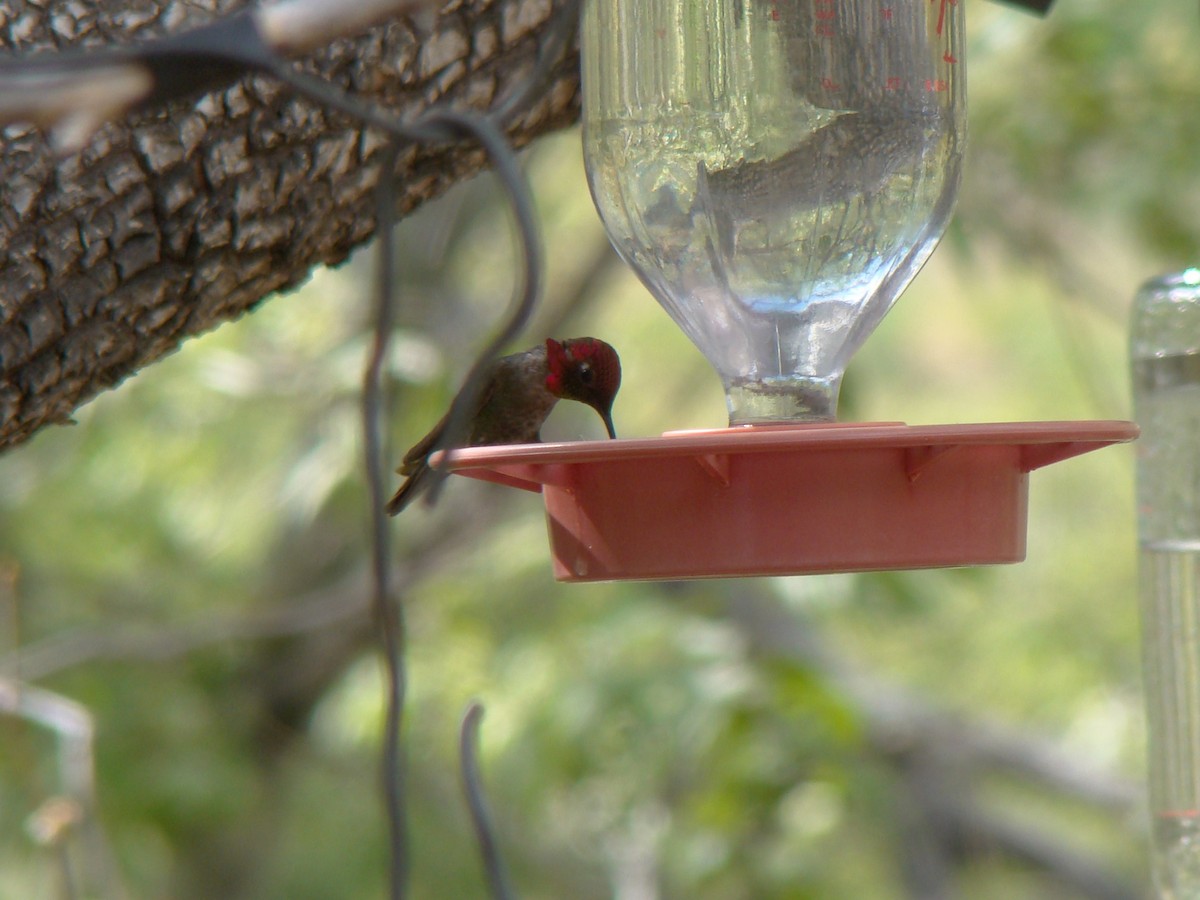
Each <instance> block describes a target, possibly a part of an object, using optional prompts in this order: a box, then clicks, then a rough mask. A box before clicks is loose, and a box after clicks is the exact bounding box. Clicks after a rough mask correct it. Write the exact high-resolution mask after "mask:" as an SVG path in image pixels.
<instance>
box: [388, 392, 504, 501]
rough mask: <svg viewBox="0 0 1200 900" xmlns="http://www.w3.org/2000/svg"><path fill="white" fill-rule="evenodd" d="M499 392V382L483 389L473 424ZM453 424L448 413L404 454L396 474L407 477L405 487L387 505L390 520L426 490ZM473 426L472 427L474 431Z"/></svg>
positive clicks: (469, 442)
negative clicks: (432, 464) (435, 455)
mask: <svg viewBox="0 0 1200 900" xmlns="http://www.w3.org/2000/svg"><path fill="white" fill-rule="evenodd" d="M495 390H496V380H495V379H494V378H489V379H488V382H487V384H485V385H484V387H483V393H482V394H480V396H479V401H478V403H477V404H476V407H475V413H474V415H472V416H471V419H472V420H474V419H475V418H477V417H478V415H479V410H481V409H483V408H484V407H485V406H486V405H487V403H488V400H489V399H490V398H491V396H492V394H493V393H494V392H495ZM449 421H450V413H449V412H447V413H446V414H445V415H444V416H442V418H441V420H440V421H439V422H438V423H437V424H436V425H434V426H433V428H431V429H430V431H429V433H428V434H427V435H425V437H423V438H421V439H420V440H419V441H417V442H416V443H415V444H413V445H412V446H411V447H410V448H409V449H408V452H407V453H405V454H404V459H402V460H401V461H400V468H398V469H397V470H396V471H397V472H399V473H400V474H401V475H407V476H408V477H407V478H406V479H405V481H404V483H403V484H402V485H400V489H399V490H397V491H396V494H395V496H393V497H392V499H391V500H389V501H388V505H387V507H386V509H387V513H388V515H389V516H395V515H398V514H399V513H400V511H401V510H403V509H404V507H406V506H408V504H410V503H412V501H413V500H415V499H416V498H417V496H418V495H419V494H420V493H421V491H422V490H423V489H424V488H425V487H427V486H428V485H429V484H430V483H431V482H430V481H429V475H430V473H431V470H430V468H429V457H430V455H431V454H432V453H433V451H434V448H436V447H437V446H438V445H439V444H440V443H441V441H442V437H443V435H445V433H446V425H447V424H448V423H449ZM473 427H474V426H472V429H473ZM472 437H473V436H472V435H471V434H468V435H467V444H468V445H470V444H471V443H472Z"/></svg>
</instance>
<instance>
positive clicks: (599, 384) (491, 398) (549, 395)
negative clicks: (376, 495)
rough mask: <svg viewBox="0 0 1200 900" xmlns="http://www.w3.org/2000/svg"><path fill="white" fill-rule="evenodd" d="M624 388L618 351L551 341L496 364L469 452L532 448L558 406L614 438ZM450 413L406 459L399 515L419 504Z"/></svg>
mask: <svg viewBox="0 0 1200 900" xmlns="http://www.w3.org/2000/svg"><path fill="white" fill-rule="evenodd" d="M620 387H621V360H620V358H619V357H618V356H617V351H616V350H614V349H613V348H612V347H611V346H609V345H608V344H606V343H605V342H604V341H602V340H600V339H598V338H593V337H582V338H569V339H567V340H564V341H556V340H554V339H553V338H548V339H547V340H546V343H545V344H540V345H538V346H536V347H532V348H531V349H529V350H525V351H523V352H521V353H514V354H512V355H511V356H503V357H501V358H500V359H498V360H496V362H495V363H493V365H492V368H491V371H490V372H489V373H488V375H487V380H486V381H485V382H484V385H483V390H482V391H480V395H479V401H478V403H477V404H476V407H475V412H474V414H473V415H472V416H471V427H470V429H469V431H468V433H467V440H466V444H465V446H468V447H479V446H483V445H485V444H531V443H536V442H538V441H540V440H541V439H542V438H541V431H542V424H543V423H544V422H545V421H546V418H547V417H548V416H549V415H550V411H551V410H552V409H554V404H556V403H557V402H558V401H559V400H578V401H579V402H580V403H586V404H587V405H588V406H590V407H591V408H592V409H594V410H596V412H598V413H599V414H600V418H601V419H603V420H604V427H605V429H607V431H608V436H609V437H610V438H615V437H616V436H617V433H616V431H615V429H614V428H613V422H612V405H613V400H614V399H615V398H616V396H617V390H618V389H619V388H620ZM448 419H449V413H447V414H446V415H445V416H443V417H442V420H441V421H440V422H438V423H437V425H435V426H434V427H433V430H432V431H430V432H429V434H427V435H425V437H423V438H421V440H419V441H417V443H416V444H414V445H413V446H412V448H411V449H410V450H409V451H408V452H407V453H406V454H404V460H403V461H402V462H401V464H400V468H399V469H397V470H396V471H397V472H399V473H400V474H401V475H406V476H407V478H406V480H405V482H404V483H403V484H402V485H400V489H399V490H398V491H396V496H394V497H392V499H391V501H390V502H389V503H388V505H387V512H388V514H389V515H392V516H394V515H396V514H397V513H399V512H400V511H401V510H402V509H404V508H405V507H406V506H408V504H409V503H411V502H412V501H413V499H415V498H416V496H417V494H418V493H419V492H420V491H421V489H422V486H423V485H424V484H425V482H426V478H427V476H428V475H429V471H430V469H429V456H430V454H432V453H433V451H434V449H435V448H437V447H438V446H439V445H440V444H441V441H442V437H443V435H444V433H445V430H446V424H447V421H448Z"/></svg>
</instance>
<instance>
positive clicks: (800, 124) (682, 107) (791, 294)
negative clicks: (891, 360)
mask: <svg viewBox="0 0 1200 900" xmlns="http://www.w3.org/2000/svg"><path fill="white" fill-rule="evenodd" d="M962 7H963V4H961V3H955V2H952V0H933V2H930V0H895V2H891V3H887V4H881V3H879V2H878V0H836V2H835V0H588V3H587V5H586V12H585V20H584V28H583V80H584V152H585V157H586V162H587V167H588V174H589V183H590V185H591V189H592V195H593V197H594V199H595V201H596V206H597V208H598V210H599V211H600V215H601V218H602V219H603V220H604V223H605V226H606V227H607V229H608V232H609V236H610V237H611V238H612V241H613V244H614V245H615V246H616V248H617V250H618V252H619V253H620V254H621V255H622V256H623V257H624V258H625V260H626V261H627V262H628V263H630V265H631V266H632V267H633V268H634V269H635V270H636V271H637V272H638V274H639V275H640V277H641V278H642V280H643V281H644V282H645V284H646V285H647V287H649V289H650V291H651V292H652V293H653V294H654V296H655V297H656V298H657V299H658V300H659V302H660V303H661V304H662V305H663V306H664V307H665V308H666V310H667V312H668V313H670V315H671V316H672V317H673V318H674V319H675V321H676V322H677V323H678V324H679V325H680V327H682V328H683V330H684V331H685V332H686V333H687V334H688V336H689V337H690V338H691V339H692V340H693V342H695V344H696V345H697V346H698V347H699V348H700V350H701V351H702V352H703V353H704V354H705V355H706V356H707V357H708V359H709V360H710V361H711V362H712V363H713V365H714V367H715V368H716V369H717V371H718V372H719V374H720V375H721V378H722V380H723V381H724V383H725V389H726V394H727V398H728V404H729V413H730V422H731V424H746V423H753V422H772V421H798V420H829V419H833V418H834V417H835V414H836V408H837V395H838V388H839V385H840V383H841V378H842V373H843V371H844V369H845V366H846V363H847V362H848V361H849V358H850V355H851V354H852V353H854V351H855V350H856V349H857V348H858V347H859V346H860V345H861V343H862V341H863V340H865V339H866V337H867V336H868V335H869V334H870V333H871V332H872V331H873V330H874V328H875V326H876V325H877V324H878V323H879V321H880V319H881V318H882V317H883V315H884V314H885V313H886V312H887V310H888V309H889V308H890V307H891V305H892V303H893V302H894V301H895V300H896V298H897V296H898V295H899V294H900V292H901V291H902V290H903V289H904V287H905V286H906V285H907V284H908V282H909V281H910V280H911V279H912V277H913V276H914V275H915V274H916V272H917V271H918V270H919V269H920V267H921V265H922V264H923V263H924V261H925V259H926V258H927V257H928V256H929V254H930V253H931V252H932V251H933V248H934V246H935V245H936V243H937V241H938V239H939V238H940V237H941V234H942V231H943V230H944V228H945V226H946V224H947V222H948V221H949V218H950V214H951V211H952V209H953V205H954V199H955V197H956V195H957V188H958V183H959V176H960V165H961V158H962V150H963V140H964V131H965V109H964V90H965V86H964V82H965V78H964V75H963V71H962V69H963V22H962V20H963V9H962Z"/></svg>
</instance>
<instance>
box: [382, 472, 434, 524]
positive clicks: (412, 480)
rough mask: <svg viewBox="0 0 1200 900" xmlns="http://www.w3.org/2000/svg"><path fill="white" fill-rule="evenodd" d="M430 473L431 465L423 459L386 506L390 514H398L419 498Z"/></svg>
mask: <svg viewBox="0 0 1200 900" xmlns="http://www.w3.org/2000/svg"><path fill="white" fill-rule="evenodd" d="M428 474H429V466H427V465H425V463H424V461H422V462H421V463H420V464H419V465H418V466H416V468H414V469H413V471H412V473H411V474H410V475H409V476H408V478H406V479H405V480H404V483H403V484H402V485H400V489H399V490H397V491H396V494H395V496H394V497H392V499H391V500H389V501H388V505H387V506H385V507H384V509H385V510H386V512H387V514H388V515H389V516H398V515H399V514H400V513H401V512H403V511H404V509H405V507H407V506H408V505H409V504H410V503H412V502H413V501H414V500H416V499H417V497H418V496H419V495H420V494H421V492H422V490H423V489H424V487H425V484H424V482H425V481H426V477H425V476H427V475H428Z"/></svg>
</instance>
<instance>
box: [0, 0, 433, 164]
mask: <svg viewBox="0 0 1200 900" xmlns="http://www.w3.org/2000/svg"><path fill="white" fill-rule="evenodd" d="M431 5H432V0H362V2H350V3H347V2H334V0H284V2H280V3H277V4H275V5H272V6H266V7H263V8H260V9H255V10H250V11H247V12H241V13H236V14H234V15H230V16H225V17H222V18H220V19H217V20H216V21H214V22H210V23H208V24H206V25H201V26H200V27H198V28H193V29H189V30H188V31H184V32H181V33H179V34H173V35H167V36H166V37H162V38H158V39H157V40H151V41H146V42H144V43H142V44H137V45H134V46H129V47H114V48H110V49H105V50H88V51H82V52H79V51H65V52H62V53H53V54H39V55H36V56H30V57H16V58H9V59H5V60H3V61H2V62H0V126H4V125H9V124H13V123H17V122H28V123H32V124H35V125H38V126H41V127H43V128H45V129H46V130H47V131H48V132H49V134H50V136H51V139H52V141H53V144H54V147H55V149H56V150H57V151H58V152H60V153H63V154H66V153H71V152H74V151H76V150H79V149H81V148H82V147H83V145H84V144H85V143H86V142H87V140H88V138H90V137H91V135H92V133H93V132H95V130H96V129H97V128H99V127H100V126H101V125H103V124H104V123H105V122H107V121H109V120H111V119H116V118H118V117H120V116H121V115H124V114H125V113H128V112H130V111H131V110H134V109H137V108H139V107H144V106H151V105H156V104H161V103H165V102H167V101H169V100H173V99H176V98H179V97H184V96H188V95H191V94H194V93H196V92H198V91H200V90H203V89H206V88H209V87H214V86H216V85H218V84H221V83H223V82H228V81H232V80H233V79H235V78H237V77H239V76H241V75H245V74H249V73H251V72H258V71H263V70H266V69H269V68H271V66H272V63H273V61H274V60H276V59H277V54H282V55H287V54H295V53H299V52H303V51H306V50H311V49H314V48H316V47H319V46H322V45H324V44H327V43H329V42H330V41H332V40H334V39H335V38H338V37H341V36H343V35H347V34H353V33H355V32H357V31H361V30H363V29H365V28H366V27H368V26H369V25H372V24H374V23H375V22H378V21H379V20H381V19H383V18H386V17H387V16H389V15H399V14H402V13H411V12H414V11H420V10H424V9H428V8H429V7H430V6H431Z"/></svg>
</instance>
